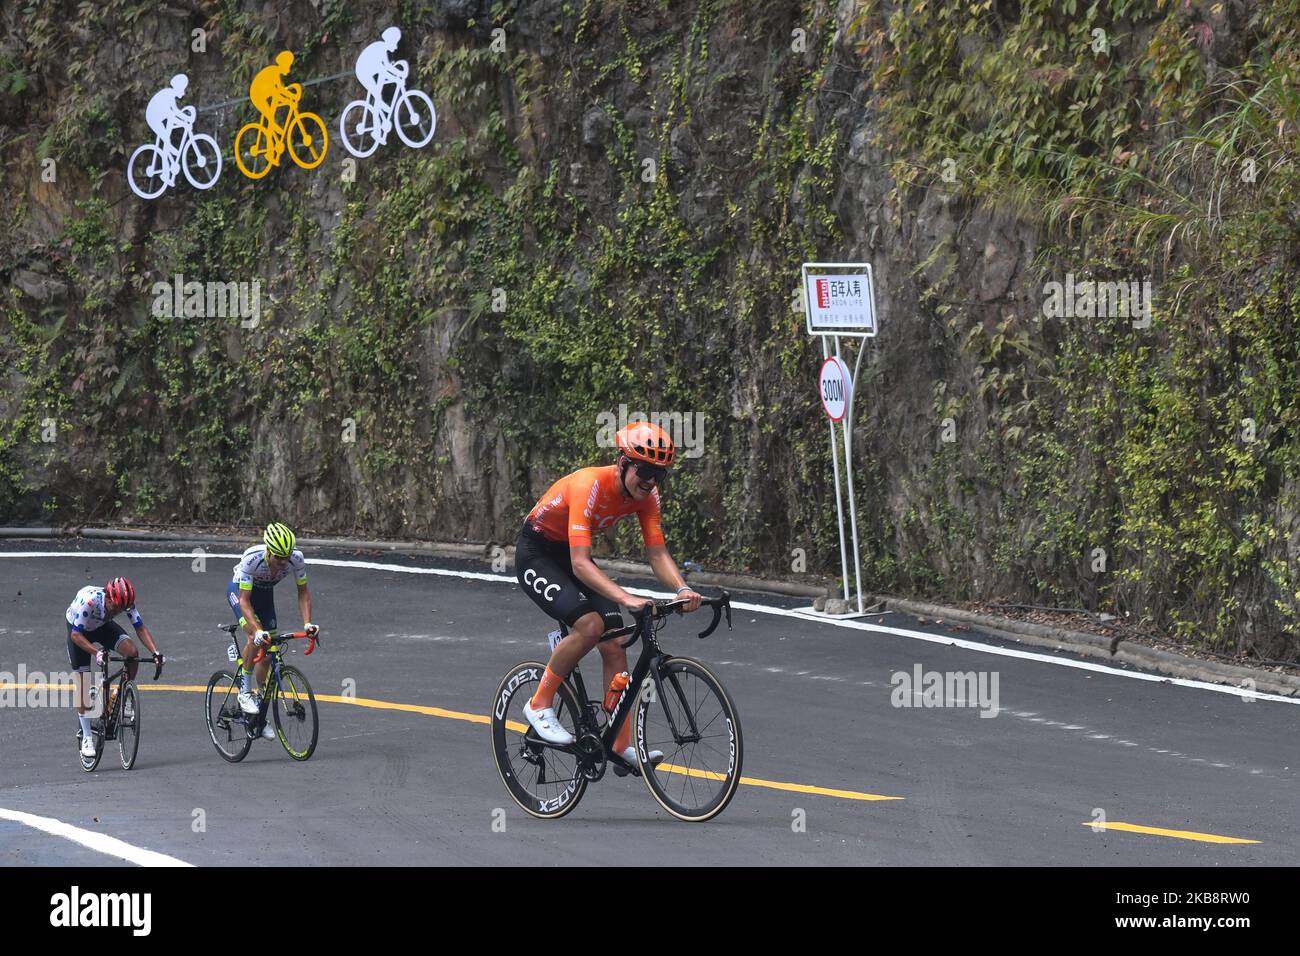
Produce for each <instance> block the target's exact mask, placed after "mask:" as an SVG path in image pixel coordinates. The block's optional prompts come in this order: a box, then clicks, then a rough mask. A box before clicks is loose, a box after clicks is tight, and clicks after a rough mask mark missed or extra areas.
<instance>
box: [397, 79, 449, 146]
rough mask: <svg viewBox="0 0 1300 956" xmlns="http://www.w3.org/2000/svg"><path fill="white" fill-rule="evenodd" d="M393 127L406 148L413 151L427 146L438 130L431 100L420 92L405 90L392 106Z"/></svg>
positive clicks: (436, 116)
mask: <svg viewBox="0 0 1300 956" xmlns="http://www.w3.org/2000/svg"><path fill="white" fill-rule="evenodd" d="M393 125H394V126H396V127H397V135H398V136H399V137H400V138H401V140H402V142H403V143H405V144H406V145H407V146H410V147H413V148H414V149H419V148H420V147H421V146H427V145H428V143H429V140H431V139H433V131H434V130H435V129H437V128H438V114H437V113H436V112H435V111H434V109H433V100H431V99H429V97H428V95H427V94H426V93H423V92H421V91H420V90H407V91H406V92H405V93H404V94H402V98H401V99H400V100H398V101H397V103H396V104H395V105H394V106H393Z"/></svg>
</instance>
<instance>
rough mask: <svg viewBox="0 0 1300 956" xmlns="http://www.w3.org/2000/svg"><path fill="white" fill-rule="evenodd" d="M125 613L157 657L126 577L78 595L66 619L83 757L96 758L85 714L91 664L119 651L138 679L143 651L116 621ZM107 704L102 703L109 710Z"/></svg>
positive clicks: (131, 677)
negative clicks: (74, 676)
mask: <svg viewBox="0 0 1300 956" xmlns="http://www.w3.org/2000/svg"><path fill="white" fill-rule="evenodd" d="M123 611H125V612H126V613H127V616H128V617H129V618H130V619H131V626H132V627H134V628H135V633H136V636H137V637H139V638H140V640H141V641H143V642H144V645H145V647H147V648H149V650H150V651H152V652H153V654H154V657H155V659H156V658H157V656H158V645H157V643H155V641H154V639H153V635H152V634H150V633H149V628H147V627H145V624H144V621H143V620H142V619H141V617H140V612H139V611H138V610H136V606H135V588H134V587H133V586H132V585H131V582H130V581H128V580H127V579H126V578H114V579H113V580H112V581H109V582H108V584H106V585H105V586H104V587H102V588H97V587H85V588H82V589H81V590H80V591H78V592H77V596H76V597H75V598H73V600H72V603H71V604H70V605H68V610H67V612H66V613H65V614H64V618H65V619H66V620H67V624H68V665H69V666H70V667H71V668H72V669H73V670H74V671H75V672H76V674H77V677H76V681H77V704H76V707H77V722H78V723H79V724H80V725H81V755H82V756H83V757H93V756H95V735H94V734H93V733H92V732H91V727H90V718H89V717H87V716H86V711H87V710H89V709H90V706H89V702H88V701H87V700H86V688H87V686H88V685H89V677H90V662H91V660H92V659H93V660H94V661H95V663H96V665H98V664H99V663H100V661H101V660H102V658H103V655H104V654H105V653H106V652H108V651H117V653H119V654H121V655H122V656H123V657H125V658H127V664H126V676H127V679H128V680H135V675H136V671H137V670H139V668H140V652H139V650H137V649H136V646H135V642H134V641H132V640H131V638H129V637H127V636H126V631H124V630H123V629H122V625H120V624H118V623H117V622H116V621H115V620H113V618H115V617H117V615H119V614H121V613H122V612H123ZM108 703H109V702H108V701H102V702H99V705H100V706H102V707H106V706H107V705H108Z"/></svg>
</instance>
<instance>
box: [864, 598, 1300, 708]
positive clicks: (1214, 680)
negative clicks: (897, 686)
mask: <svg viewBox="0 0 1300 956" xmlns="http://www.w3.org/2000/svg"><path fill="white" fill-rule="evenodd" d="M877 600H881V601H884V602H885V607H886V608H887V609H888V610H890V611H902V612H903V613H905V614H911V615H914V616H916V617H926V618H935V619H939V620H942V621H943V622H944V623H957V624H966V625H969V626H971V627H977V628H979V629H980V630H981V631H983V632H985V633H987V634H993V635H996V636H997V637H1003V638H1009V639H1010V640H1014V641H1022V642H1024V643H1027V644H1034V645H1036V646H1039V647H1051V648H1057V649H1060V650H1065V651H1071V652H1073V653H1075V654H1080V655H1083V656H1085V657H1098V658H1102V659H1104V660H1106V661H1108V662H1110V663H1116V662H1118V663H1122V664H1131V665H1133V666H1134V667H1139V668H1141V669H1142V670H1146V671H1154V672H1156V673H1157V674H1167V675H1169V676H1170V677H1181V678H1184V679H1187V680H1199V681H1205V682H1207V683H1211V684H1230V685H1232V686H1234V687H1242V688H1248V689H1250V690H1257V691H1261V692H1263V693H1267V694H1281V695H1283V696H1286V697H1296V696H1300V676H1296V675H1292V674H1280V673H1275V672H1274V671H1269V670H1263V669H1262V668H1254V667H1242V666H1240V665H1237V664H1225V663H1224V662H1222V661H1207V660H1202V659H1201V658H1198V657H1188V656H1187V655H1184V654H1174V653H1171V652H1169V651H1162V650H1158V649H1157V648H1154V647H1147V646H1146V645H1145V644H1136V643H1134V642H1133V641H1126V640H1122V639H1121V640H1116V639H1115V638H1110V637H1102V636H1101V635H1099V634H1089V633H1087V632H1085V631H1071V630H1067V629H1065V628H1061V627H1049V626H1048V625H1045V624H1034V623H1031V622H1029V621H1016V620H1012V619H1009V618H1004V617H996V616H994V615H991V614H977V613H975V612H973V611H962V610H959V609H957V608H951V607H942V606H940V605H937V604H927V603H925V602H924V601H911V600H907V599H905V598H894V597H887V596H884V595H881V596H879V597H878V598H877Z"/></svg>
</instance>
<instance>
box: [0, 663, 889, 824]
mask: <svg viewBox="0 0 1300 956" xmlns="http://www.w3.org/2000/svg"><path fill="white" fill-rule="evenodd" d="M136 686H138V687H139V688H140V690H148V691H182V692H185V693H190V694H202V693H204V692H206V691H207V689H208V688H207V686H206V685H203V686H199V685H197V684H138V685H136ZM9 689H26V690H56V691H57V690H66V691H68V692H71V691H72V689H73V685H72V684H5V683H0V691H4V690H9ZM316 699H317V700H318V701H321V700H323V701H328V702H329V703H331V704H352V705H354V706H356V707H368V708H370V709H372V710H397V711H404V712H406V713H409V714H424V715H426V716H429V717H446V718H449V719H451V720H465V721H469V722H470V723H472V724H490V723H491V722H492V718H490V717H488V716H487V715H486V714H466V713H463V712H461V711H458V710H447V709H445V708H443V707H428V706H426V705H424V704H398V703H394V702H393V701H388V700H373V699H371V698H368V697H340V696H338V695H335V694H317V695H316ZM506 727H507V729H509V730H513V731H514V732H515V733H520V734H522V733H524V732H525V731H526V730H527V729H528V728H527V727H526V726H525V725H524V724H521V723H519V722H518V721H514V720H508V721H506ZM659 769H660V770H666V771H668V772H669V773H680V774H685V775H687V776H691V777H702V778H705V779H709V780H720V779H722V776H721V774H717V773H713V772H711V771H708V770H697V769H694V768H687V767H678V766H675V765H673V764H660V765H659ZM740 782H741V783H743V784H745V785H747V786H750V787H766V788H767V789H769V790H787V791H791V792H794V793H811V794H816V795H818V796H822V797H839V798H840V799H842V800H902V799H903V798H902V797H889V796H885V795H883V794H879V793H860V792H858V791H856V790H835V789H832V788H830V787H814V786H811V785H809V784H804V783H784V782H782V781H779V780H760V779H759V778H757V777H741V778H740Z"/></svg>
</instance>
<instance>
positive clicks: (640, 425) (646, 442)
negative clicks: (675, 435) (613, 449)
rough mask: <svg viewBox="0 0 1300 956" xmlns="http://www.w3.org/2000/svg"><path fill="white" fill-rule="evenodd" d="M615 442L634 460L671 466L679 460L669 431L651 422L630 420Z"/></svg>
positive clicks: (615, 438) (615, 437)
mask: <svg viewBox="0 0 1300 956" xmlns="http://www.w3.org/2000/svg"><path fill="white" fill-rule="evenodd" d="M614 444H615V445H617V446H618V450H619V451H621V452H622V453H623V454H625V455H627V457H629V458H631V459H632V460H633V461H644V462H647V463H649V464H651V465H659V466H661V467H663V468H671V467H672V466H673V462H674V461H676V460H677V449H676V448H675V447H674V446H673V440H672V439H671V438H669V437H668V433H667V432H666V431H664V430H663V429H662V428H660V427H659V426H658V425H652V424H650V423H649V422H628V423H627V427H626V428H624V429H622V430H620V431H619V433H618V434H617V435H615V436H614Z"/></svg>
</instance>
